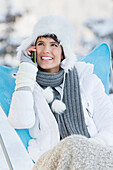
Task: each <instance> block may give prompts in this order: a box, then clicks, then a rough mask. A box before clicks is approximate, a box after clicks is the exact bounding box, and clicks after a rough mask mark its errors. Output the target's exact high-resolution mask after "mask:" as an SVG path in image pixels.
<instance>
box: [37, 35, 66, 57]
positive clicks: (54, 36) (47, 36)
mask: <svg viewBox="0 0 113 170" xmlns="http://www.w3.org/2000/svg"><path fill="white" fill-rule="evenodd" d="M41 37H44V38H52V39H53V40H54V41H56V42H57V43H58V44H60V40H58V38H57V36H56V35H55V34H45V35H41V36H38V37H37V39H36V42H35V46H36V43H37V40H38V39H39V38H41ZM61 47H62V46H61ZM62 55H63V59H65V55H64V51H63V47H62Z"/></svg>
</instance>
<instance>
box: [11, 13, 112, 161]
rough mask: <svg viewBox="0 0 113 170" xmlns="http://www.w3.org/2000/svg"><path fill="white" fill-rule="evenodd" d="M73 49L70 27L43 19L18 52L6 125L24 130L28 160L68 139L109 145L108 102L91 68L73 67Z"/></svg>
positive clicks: (56, 18) (60, 19)
mask: <svg viewBox="0 0 113 170" xmlns="http://www.w3.org/2000/svg"><path fill="white" fill-rule="evenodd" d="M73 45H74V29H73V28H72V27H71V25H70V24H69V23H68V22H67V21H66V20H65V19H64V18H63V17H61V16H46V17H42V18H41V19H40V20H39V22H38V23H37V24H36V25H35V27H34V30H33V34H32V35H31V37H29V38H27V39H26V40H24V42H23V43H22V44H21V46H20V47H19V48H18V56H19V57H20V61H21V63H20V66H19V70H18V73H17V78H16V87H15V92H14V94H13V97H12V103H11V107H10V112H9V117H8V120H9V122H10V123H11V124H12V126H13V127H14V128H18V129H23V128H29V132H30V135H31V137H32V138H33V139H32V140H30V142H29V147H28V151H29V154H30V156H31V158H32V159H33V160H34V161H36V160H37V158H39V157H40V156H41V155H42V154H43V153H44V152H46V151H48V150H49V149H52V148H53V147H54V146H55V145H56V144H57V143H58V142H59V141H60V140H62V139H64V138H66V137H67V136H70V135H73V134H76V135H81V136H85V137H87V138H88V141H91V142H94V143H99V144H100V145H106V146H113V106H112V103H111V102H110V99H109V97H108V96H107V95H106V94H105V90H104V86H103V84H102V82H101V80H100V79H99V78H98V77H97V76H96V75H95V74H93V65H91V64H89V63H88V64H86V63H84V62H77V60H76V56H75V54H74V52H73V51H72V49H73ZM34 51H36V56H37V62H36V63H34V62H33V61H32V57H31V55H32V52H34Z"/></svg>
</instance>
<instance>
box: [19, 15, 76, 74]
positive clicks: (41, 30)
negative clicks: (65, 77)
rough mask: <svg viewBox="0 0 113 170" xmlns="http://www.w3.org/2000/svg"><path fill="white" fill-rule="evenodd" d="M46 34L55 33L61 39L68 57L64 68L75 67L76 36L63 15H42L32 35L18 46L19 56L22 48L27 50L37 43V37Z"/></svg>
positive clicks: (66, 69)
mask: <svg viewBox="0 0 113 170" xmlns="http://www.w3.org/2000/svg"><path fill="white" fill-rule="evenodd" d="M46 34H55V35H56V36H57V38H58V40H59V41H60V45H61V46H62V47H63V51H64V55H65V58H66V60H65V68H64V70H65V72H67V71H68V69H71V68H72V67H73V65H74V62H73V60H74V61H75V60H76V56H75V54H74V52H73V50H72V49H73V46H74V40H75V38H74V28H73V27H72V26H71V25H70V23H69V22H68V21H67V20H66V19H65V18H64V17H62V16H55V15H49V16H44V17H42V18H41V19H40V20H39V21H38V22H37V24H36V25H35V26H34V29H33V33H32V35H31V36H30V37H29V38H27V39H25V40H24V41H23V42H22V44H21V45H20V46H19V47H18V49H17V51H18V53H17V56H18V57H19V58H20V56H21V52H22V50H26V49H27V48H29V47H30V46H31V44H35V42H36V39H37V37H39V36H43V35H46Z"/></svg>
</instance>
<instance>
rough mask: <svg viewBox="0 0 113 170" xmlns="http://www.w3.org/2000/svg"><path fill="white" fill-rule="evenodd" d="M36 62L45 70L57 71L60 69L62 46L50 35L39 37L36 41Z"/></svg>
mask: <svg viewBox="0 0 113 170" xmlns="http://www.w3.org/2000/svg"><path fill="white" fill-rule="evenodd" d="M36 51H37V62H38V65H39V66H40V67H41V68H42V70H44V71H45V72H50V73H57V72H58V71H59V70H60V63H61V59H63V56H62V47H61V46H60V45H59V44H58V42H56V41H55V40H54V39H52V38H50V37H46V38H45V37H40V38H38V40H37V42H36Z"/></svg>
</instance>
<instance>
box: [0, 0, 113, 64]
mask: <svg viewBox="0 0 113 170" xmlns="http://www.w3.org/2000/svg"><path fill="white" fill-rule="evenodd" d="M48 14H56V15H63V16H65V17H66V18H67V19H68V20H69V22H70V23H71V24H72V25H73V26H74V28H75V53H76V54H77V56H78V58H79V57H82V56H85V55H86V54H88V53H89V52H90V51H91V50H92V49H93V48H95V47H96V46H97V45H99V44H100V43H102V42H107V43H108V44H109V46H110V48H111V51H112V54H113V0H29V1H28V0H24V1H23V0H0V64H1V65H6V66H10V67H18V64H19V62H18V60H17V59H16V48H17V47H18V46H19V45H20V43H21V42H22V40H23V39H25V38H26V37H28V36H29V35H30V34H31V33H32V29H33V26H34V24H35V23H36V22H37V20H38V19H39V18H40V17H41V16H43V15H48Z"/></svg>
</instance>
